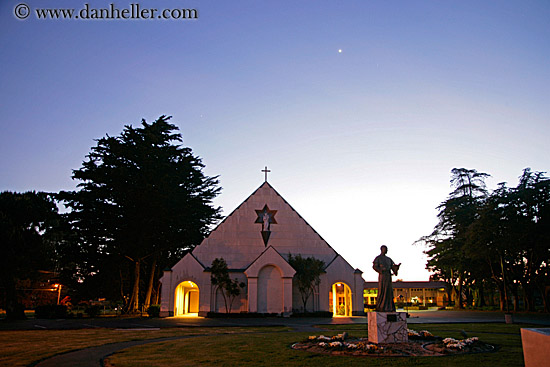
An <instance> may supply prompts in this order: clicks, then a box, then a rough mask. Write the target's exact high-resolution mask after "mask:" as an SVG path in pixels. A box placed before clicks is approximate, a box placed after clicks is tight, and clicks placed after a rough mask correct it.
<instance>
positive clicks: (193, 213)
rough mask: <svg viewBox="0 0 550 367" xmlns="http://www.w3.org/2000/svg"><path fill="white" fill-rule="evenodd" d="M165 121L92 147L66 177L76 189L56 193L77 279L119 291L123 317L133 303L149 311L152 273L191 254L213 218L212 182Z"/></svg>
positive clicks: (130, 130)
mask: <svg viewBox="0 0 550 367" xmlns="http://www.w3.org/2000/svg"><path fill="white" fill-rule="evenodd" d="M169 120H170V117H166V116H161V117H160V118H159V119H158V120H156V121H155V122H153V123H147V122H145V120H143V121H142V123H141V127H139V128H134V127H133V126H131V125H130V126H125V127H124V130H123V131H122V133H121V134H120V136H116V137H111V136H106V137H104V138H101V139H99V140H97V145H96V146H95V147H93V148H92V150H91V152H90V153H89V154H88V155H87V159H86V160H85V161H84V162H83V164H82V167H81V168H80V169H78V170H75V171H74V172H73V179H75V180H78V181H80V183H79V184H78V188H79V190H78V191H75V192H62V193H60V198H61V199H62V200H64V201H65V202H66V204H67V206H68V207H70V208H71V209H72V211H71V213H70V214H69V218H70V221H71V223H72V224H73V226H74V228H75V229H76V230H77V232H78V234H79V236H80V241H81V246H82V255H83V256H82V261H81V267H80V270H81V272H82V276H83V278H85V279H86V278H87V280H88V281H89V282H90V283H94V282H93V281H92V278H100V279H102V280H103V281H105V280H107V279H111V282H109V283H108V287H109V288H110V293H111V294H115V293H116V292H117V291H118V290H120V295H121V296H122V297H124V299H125V304H126V309H127V311H128V312H135V311H137V310H138V309H139V305H140V300H142V302H143V304H144V306H145V307H146V306H148V305H149V303H150V302H151V298H152V293H153V290H154V289H158V287H155V284H157V282H158V277H159V273H160V272H159V270H158V269H162V268H163V267H165V266H167V265H170V264H171V263H173V261H175V260H176V259H179V258H180V257H181V256H183V255H184V254H185V253H186V252H188V251H190V250H191V249H193V247H194V246H196V245H197V244H199V243H200V241H201V240H202V239H203V238H204V236H205V235H206V234H207V233H208V231H209V229H210V227H211V225H213V224H214V223H215V222H216V221H217V220H218V219H219V218H220V214H219V212H220V209H219V208H217V207H214V206H213V204H212V200H213V199H214V198H215V197H216V196H217V195H218V193H219V192H220V190H221V188H219V187H218V180H217V177H208V176H205V175H204V173H203V171H202V169H203V167H204V165H203V163H202V161H201V159H200V158H198V157H196V156H195V155H193V153H192V151H191V149H190V148H188V147H184V146H182V145H181V142H182V137H181V135H180V134H179V133H178V132H177V130H178V129H177V127H176V126H175V125H172V124H170V123H169ZM124 262H125V263H124ZM117 264H118V265H117ZM126 264H128V265H129V266H130V267H126ZM130 269H131V270H130ZM129 270H130V271H129ZM145 271H146V272H147V276H146V277H145V283H146V285H145V292H142V291H141V290H142V288H143V287H142V286H141V283H142V282H143V277H142V276H141V275H142V274H144V272H145ZM115 279H117V280H118V282H115V281H114V280H115ZM95 283H96V284H97V283H98V282H95ZM100 283H102V282H100ZM117 283H118V284H117ZM130 283H131V286H130ZM117 288H119V289H117ZM128 288H130V289H131V290H130V289H128ZM103 291H106V289H105V287H104V288H103Z"/></svg>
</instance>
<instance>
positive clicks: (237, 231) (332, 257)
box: [161, 183, 364, 316]
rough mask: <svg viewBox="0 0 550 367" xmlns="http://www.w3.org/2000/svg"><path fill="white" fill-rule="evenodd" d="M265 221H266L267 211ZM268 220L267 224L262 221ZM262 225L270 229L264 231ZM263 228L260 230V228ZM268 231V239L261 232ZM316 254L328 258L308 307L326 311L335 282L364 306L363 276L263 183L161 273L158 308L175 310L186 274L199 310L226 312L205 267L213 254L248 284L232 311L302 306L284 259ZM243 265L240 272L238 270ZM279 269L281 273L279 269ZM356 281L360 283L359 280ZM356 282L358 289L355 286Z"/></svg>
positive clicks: (166, 311) (356, 306) (167, 311)
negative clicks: (176, 295) (195, 287)
mask: <svg viewBox="0 0 550 367" xmlns="http://www.w3.org/2000/svg"><path fill="white" fill-rule="evenodd" d="M266 213H268V214H269V221H268V222H267V221H266V219H263V220H262V219H261V218H262V216H263V218H266V216H267V214H266ZM266 223H267V224H266ZM264 227H266V228H268V231H264ZM262 231H263V233H262ZM266 232H269V239H268V241H267V244H266V243H264V238H263V237H262V236H263V235H266V234H267V233H266ZM289 253H291V254H293V255H298V254H300V255H301V256H302V257H306V258H307V257H314V258H317V259H319V260H322V261H324V262H325V264H330V265H329V266H328V268H327V269H326V274H323V275H322V276H321V284H320V286H319V289H318V293H317V294H314V295H312V296H311V297H310V298H309V300H308V308H307V309H308V311H329V293H330V290H331V287H332V285H333V284H334V283H336V282H343V283H346V284H347V285H348V286H349V287H350V289H351V290H352V293H353V310H354V311H357V312H358V311H361V312H362V311H363V304H362V302H363V282H364V281H363V280H362V278H361V276H360V274H359V275H356V274H354V269H353V268H352V267H351V266H350V265H349V264H348V263H347V262H346V261H345V260H344V259H343V258H341V257H340V256H339V255H338V254H337V253H336V252H335V251H334V250H333V249H332V248H331V247H330V246H329V245H328V244H327V243H326V242H325V241H324V240H323V239H322V238H321V237H320V236H319V234H318V233H317V232H315V230H314V229H313V228H311V227H310V226H309V225H308V224H307V222H306V221H305V220H304V219H303V218H302V217H300V215H299V214H298V213H297V212H295V211H294V210H293V209H292V207H291V206H290V205H289V204H288V203H287V202H286V201H285V200H284V199H283V198H282V197H281V196H279V195H278V194H277V192H276V191H275V190H274V189H273V188H272V187H271V186H270V185H269V184H268V183H264V184H263V185H262V186H260V188H258V189H257V190H256V191H255V192H254V193H253V194H252V195H251V196H250V197H249V198H248V199H246V200H245V201H244V202H243V203H242V204H241V205H240V206H239V207H238V208H237V209H236V210H235V211H234V212H233V213H231V214H230V215H229V216H228V217H226V218H225V219H224V221H222V223H220V225H218V227H217V228H216V229H215V230H214V231H212V232H211V233H210V235H209V237H208V238H206V239H204V240H203V241H202V243H201V244H200V245H199V246H197V247H196V248H195V249H194V250H193V253H192V255H191V254H188V255H186V256H185V257H184V258H183V259H182V260H180V261H179V262H178V263H177V264H176V265H175V266H174V267H173V268H172V271H171V272H165V275H164V276H163V277H162V279H161V282H162V299H161V314H163V315H164V316H168V315H171V314H173V312H174V292H175V288H176V287H177V285H178V284H179V283H180V282H182V281H186V280H190V281H193V282H194V283H196V284H197V285H198V287H199V315H200V316H204V315H206V313H208V312H211V311H214V312H216V311H217V312H225V304H224V302H223V298H222V297H221V296H216V295H215V294H214V290H213V289H212V287H211V284H210V273H208V272H205V271H204V268H206V267H209V266H210V265H211V264H212V261H213V260H214V259H215V258H223V259H224V260H225V261H226V262H227V264H228V267H229V269H231V270H234V271H233V272H230V276H231V278H235V277H237V278H238V279H239V281H242V282H244V283H245V284H246V285H247V286H246V287H245V288H244V289H242V290H241V296H239V297H238V299H235V301H234V304H233V306H232V312H246V311H248V312H271V311H275V312H277V313H279V312H283V313H284V315H288V314H290V313H291V311H292V310H297V311H298V312H301V310H302V309H303V303H302V301H301V295H300V293H299V291H298V290H297V289H296V287H294V286H293V284H292V278H293V276H294V273H295V271H294V269H292V267H291V266H290V265H289V264H288V262H287V261H286V260H287V257H288V254H289ZM239 271H243V272H239ZM277 272H279V275H278V276H276V275H277ZM359 284H360V285H359ZM359 288H360V289H359Z"/></svg>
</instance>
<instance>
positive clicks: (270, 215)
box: [254, 204, 277, 232]
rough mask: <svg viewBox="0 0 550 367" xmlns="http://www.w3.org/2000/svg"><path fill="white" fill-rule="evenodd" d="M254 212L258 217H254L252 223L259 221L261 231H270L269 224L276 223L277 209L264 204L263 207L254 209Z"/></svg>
mask: <svg viewBox="0 0 550 367" xmlns="http://www.w3.org/2000/svg"><path fill="white" fill-rule="evenodd" d="M256 214H257V215H258V218H256V221H255V222H254V223H261V225H262V232H268V231H271V225H272V224H277V220H275V214H277V211H276V210H270V209H269V207H268V206H267V204H265V205H264V208H263V209H260V210H256Z"/></svg>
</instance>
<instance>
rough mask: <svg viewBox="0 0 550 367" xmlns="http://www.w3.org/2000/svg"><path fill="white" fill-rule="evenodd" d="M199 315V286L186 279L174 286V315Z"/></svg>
mask: <svg viewBox="0 0 550 367" xmlns="http://www.w3.org/2000/svg"><path fill="white" fill-rule="evenodd" d="M198 315H199V287H198V286H197V285H196V284H195V283H193V282H192V281H190V280H188V281H185V282H181V283H180V284H179V285H178V286H177V287H176V297H175V305H174V316H198Z"/></svg>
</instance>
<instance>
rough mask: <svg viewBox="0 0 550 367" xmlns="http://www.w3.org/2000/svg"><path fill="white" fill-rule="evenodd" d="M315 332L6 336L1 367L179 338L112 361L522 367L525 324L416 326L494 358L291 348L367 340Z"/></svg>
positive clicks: (355, 329) (128, 364)
mask: <svg viewBox="0 0 550 367" xmlns="http://www.w3.org/2000/svg"><path fill="white" fill-rule="evenodd" d="M322 327H323V328H324V329H325V330H319V331H318V332H317V333H297V332H289V331H290V329H289V328H286V327H217V328H166V329H160V330H150V331H136V330H126V331H121V330H113V329H83V330H35V331H2V332H0V345H1V347H0V365H1V366H27V365H29V364H32V363H33V362H36V361H39V360H42V359H45V358H48V357H51V356H54V355H56V354H59V353H64V352H68V351H72V350H78V349H82V348H87V347H93V346H98V345H104V344H108V343H116V342H121V341H128V340H142V339H155V338H162V337H173V336H189V335H192V336H194V337H193V338H190V339H182V340H172V341H165V342H156V343H151V344H146V345H141V346H136V347H131V348H128V349H125V350H121V351H119V352H117V353H115V354H114V355H112V356H110V357H109V358H108V360H107V362H108V363H110V365H112V366H116V367H132V366H189V365H205V366H214V365H216V366H237V365H238V366H243V365H245V366H256V365H261V366H318V365H320V366H323V367H329V366H342V365H346V366H365V365H368V366H434V367H435V366H438V367H439V366H461V367H463V366H464V367H468V366H472V367H480V366H523V353H522V349H521V336H520V328H522V327H532V326H531V325H520V324H512V325H507V324H477V323H476V324H413V325H409V327H410V328H413V329H415V330H423V329H426V330H429V331H430V332H432V333H434V334H435V335H438V336H443V337H454V338H457V339H461V338H462V336H461V331H464V332H466V333H467V334H468V336H477V337H479V338H480V339H481V340H482V341H484V342H487V343H490V344H495V345H497V346H498V350H497V351H496V352H494V353H484V354H472V355H462V356H445V357H399V358H380V357H351V356H330V355H324V354H313V353H309V352H304V351H296V350H293V349H291V348H290V346H291V345H292V344H293V343H295V342H298V341H301V340H303V339H305V338H307V336H309V335H312V334H315V335H320V334H324V335H327V336H330V335H335V334H337V333H341V332H343V331H347V332H348V333H349V334H350V335H352V336H357V337H366V336H367V335H366V328H365V325H324V326H322Z"/></svg>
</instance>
